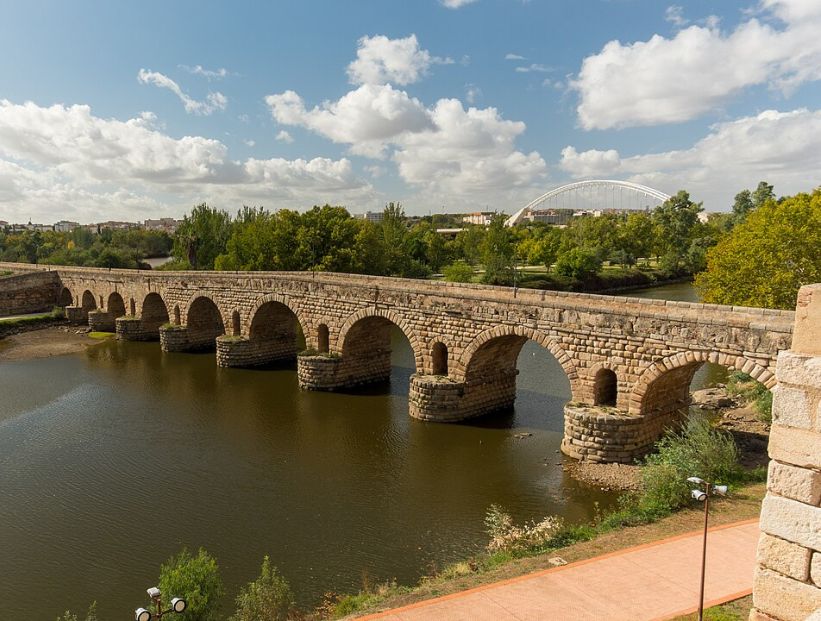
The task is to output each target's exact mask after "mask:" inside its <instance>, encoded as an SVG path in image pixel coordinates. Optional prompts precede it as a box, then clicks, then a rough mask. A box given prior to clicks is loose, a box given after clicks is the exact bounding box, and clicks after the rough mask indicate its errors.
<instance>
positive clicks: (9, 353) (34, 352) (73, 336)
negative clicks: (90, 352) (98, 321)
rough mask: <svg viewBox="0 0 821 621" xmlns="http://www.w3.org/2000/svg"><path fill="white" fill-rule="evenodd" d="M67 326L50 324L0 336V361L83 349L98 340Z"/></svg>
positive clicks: (72, 352) (59, 354)
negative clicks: (3, 336)
mask: <svg viewBox="0 0 821 621" xmlns="http://www.w3.org/2000/svg"><path fill="white" fill-rule="evenodd" d="M78 332H79V331H78V330H76V329H75V328H70V327H68V326H51V327H45V328H40V327H38V329H29V330H28V331H24V332H18V333H16V334H11V335H9V336H6V337H5V338H0V361H12V360H34V359H37V358H50V357H51V356H64V355H66V354H76V353H79V352H82V351H85V350H86V348H88V347H90V346H91V345H96V344H98V343H99V342H100V340H99V339H95V338H91V337H89V335H88V334H87V333H83V332H80V333H78Z"/></svg>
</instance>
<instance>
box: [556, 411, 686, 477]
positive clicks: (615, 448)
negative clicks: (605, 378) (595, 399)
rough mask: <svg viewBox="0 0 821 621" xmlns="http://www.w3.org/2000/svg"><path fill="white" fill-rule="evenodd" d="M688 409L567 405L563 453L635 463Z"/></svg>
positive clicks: (581, 457)
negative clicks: (633, 410) (643, 411)
mask: <svg viewBox="0 0 821 621" xmlns="http://www.w3.org/2000/svg"><path fill="white" fill-rule="evenodd" d="M685 412H686V410H684V411H679V412H666V411H665V412H663V413H662V412H660V413H654V414H649V415H645V416H638V415H635V414H628V413H626V412H621V411H619V410H617V409H615V408H606V407H601V406H592V407H591V406H585V405H575V404H573V403H569V404H567V405H566V406H565V408H564V438H562V453H564V454H565V455H568V456H569V457H573V458H575V459H579V460H583V461H591V462H597V463H612V462H618V463H622V464H631V463H633V462H634V461H635V460H636V458H638V457H642V456H643V455H646V454H647V452H648V451H649V449H650V447H652V445H653V443H654V442H655V440H657V439H658V437H659V436H660V435H661V434H662V433H663V432H664V430H665V429H666V428H668V427H670V426H671V425H674V424H676V423H678V422H679V421H680V419H681V418H682V416H683V414H684V413H685Z"/></svg>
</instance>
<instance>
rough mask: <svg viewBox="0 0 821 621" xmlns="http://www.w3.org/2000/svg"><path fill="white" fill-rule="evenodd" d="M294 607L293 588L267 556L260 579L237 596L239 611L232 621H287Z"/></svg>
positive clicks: (244, 588) (263, 562)
mask: <svg viewBox="0 0 821 621" xmlns="http://www.w3.org/2000/svg"><path fill="white" fill-rule="evenodd" d="M293 606H294V595H293V593H292V592H291V587H290V586H289V585H288V582H287V581H286V580H285V578H283V577H282V576H281V575H280V574H279V572H278V571H277V569H276V567H274V566H272V565H271V560H270V559H269V558H268V557H267V556H266V557H265V558H264V559H263V561H262V568H261V571H260V574H259V578H257V579H256V580H254V581H253V582H249V583H248V584H247V585H246V586H245V587H243V588H242V590H241V591H240V593H239V595H237V611H236V612H235V613H234V614H233V616H232V617H231V621H285V620H286V619H287V618H288V615H289V614H290V612H291V609H292V608H293Z"/></svg>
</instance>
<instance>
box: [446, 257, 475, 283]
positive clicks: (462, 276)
mask: <svg viewBox="0 0 821 621" xmlns="http://www.w3.org/2000/svg"><path fill="white" fill-rule="evenodd" d="M442 273H443V274H444V275H445V280H447V281H448V282H470V281H471V280H473V267H471V266H470V265H468V264H467V263H466V262H465V261H456V262H455V263H451V264H450V265H446V266H445V267H444V268H443V269H442Z"/></svg>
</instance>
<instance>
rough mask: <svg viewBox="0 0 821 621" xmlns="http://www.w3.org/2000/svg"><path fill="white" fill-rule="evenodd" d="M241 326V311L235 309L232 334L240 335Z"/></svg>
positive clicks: (232, 314)
mask: <svg viewBox="0 0 821 621" xmlns="http://www.w3.org/2000/svg"><path fill="white" fill-rule="evenodd" d="M240 328H241V326H240V323H239V311H236V310H235V311H234V312H233V313H231V334H232V335H233V336H239V335H240V332H241V330H240Z"/></svg>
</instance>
